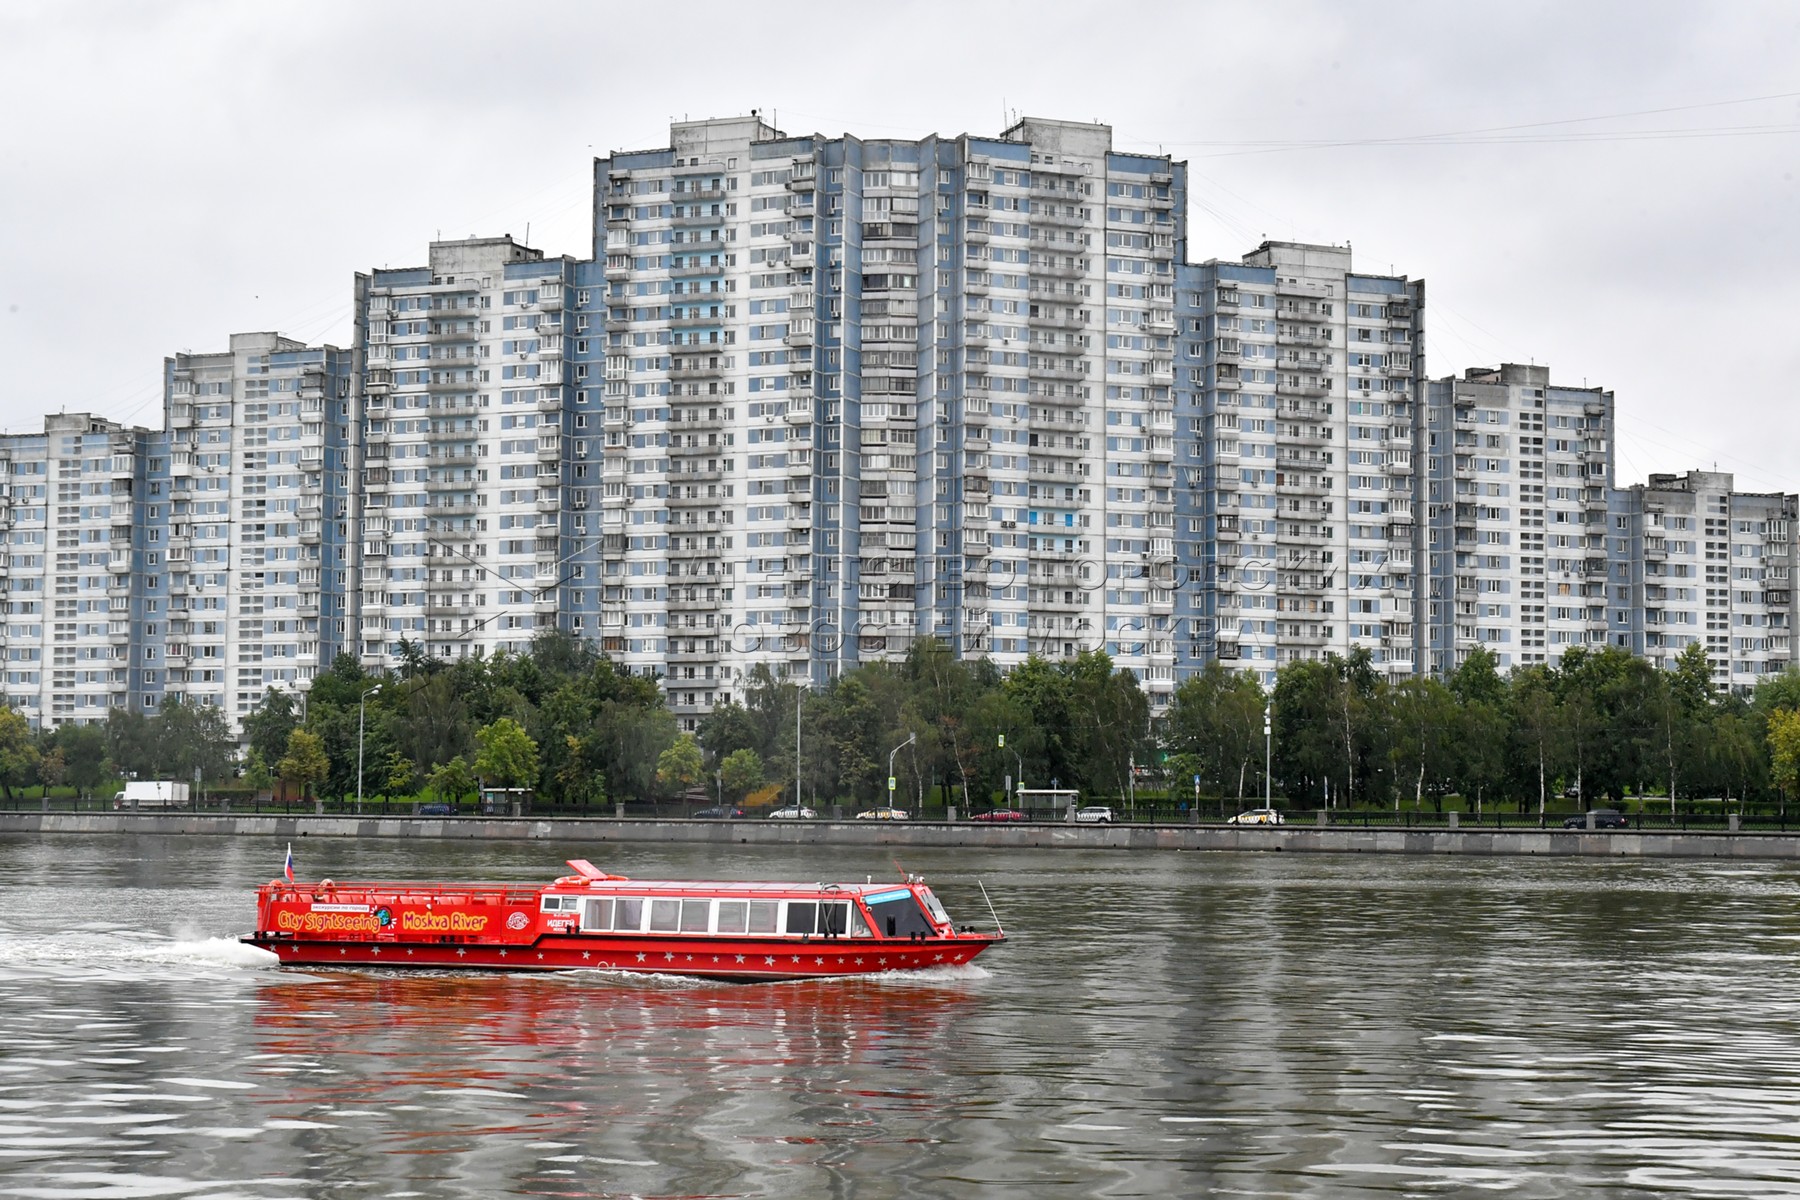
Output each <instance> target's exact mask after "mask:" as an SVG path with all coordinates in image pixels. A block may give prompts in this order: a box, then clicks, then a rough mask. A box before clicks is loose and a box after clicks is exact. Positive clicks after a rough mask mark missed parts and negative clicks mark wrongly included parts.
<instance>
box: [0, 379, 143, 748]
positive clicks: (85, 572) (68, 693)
mask: <svg viewBox="0 0 1800 1200" xmlns="http://www.w3.org/2000/svg"><path fill="white" fill-rule="evenodd" d="M160 440H161V438H160V435H158V434H153V433H151V432H150V431H148V430H145V429H135V428H128V427H126V426H123V425H120V424H118V423H116V422H113V421H107V420H104V419H102V418H98V417H93V416H89V415H87V414H83V413H70V414H62V415H57V416H51V417H46V418H45V420H44V432H43V433H41V434H36V433H33V434H24V435H9V436H6V437H0V536H3V537H4V539H5V560H4V563H5V570H4V573H3V574H0V603H3V605H4V612H5V621H4V624H3V625H0V657H3V658H4V661H5V668H6V676H5V703H6V704H7V705H9V706H10V707H12V708H14V709H16V710H18V711H19V712H20V713H21V714H22V715H23V716H24V717H25V718H26V720H27V721H28V722H30V724H31V725H32V726H33V727H48V726H51V725H60V724H64V723H68V722H79V723H84V724H85V723H91V722H95V721H103V720H105V719H106V715H107V712H108V710H109V709H113V708H125V707H127V706H128V705H131V704H133V703H134V702H135V703H138V704H147V705H151V706H153V705H154V703H155V699H156V696H157V694H158V689H159V687H160V672H159V671H158V669H157V664H156V662H155V659H154V653H155V652H154V649H153V648H149V647H150V645H151V643H150V639H148V638H147V637H146V636H145V633H146V630H147V629H148V628H149V627H151V626H153V625H155V624H157V618H158V617H159V616H160V609H161V603H160V602H161V597H162V583H163V580H162V564H161V562H160V553H159V545H158V539H159V537H160V530H159V528H158V525H159V522H160V521H161V519H162V513H163V512H164V511H165V509H166V505H165V504H164V503H162V501H161V500H160V498H159V497H157V496H155V495H153V494H151V489H150V487H149V484H150V481H151V480H152V479H153V478H155V475H156V472H155V471H153V469H152V460H153V458H161V457H162V456H163V452H162V451H161V449H160V448H159V446H158V443H159V442H160Z"/></svg>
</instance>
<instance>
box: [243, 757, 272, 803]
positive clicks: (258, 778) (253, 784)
mask: <svg viewBox="0 0 1800 1200" xmlns="http://www.w3.org/2000/svg"><path fill="white" fill-rule="evenodd" d="M243 780H244V786H245V787H247V788H249V789H250V790H251V791H252V792H254V793H256V794H257V795H259V796H260V795H261V794H262V793H264V792H266V791H268V790H269V789H270V788H271V787H273V786H274V785H275V774H274V772H272V771H271V770H269V764H268V761H267V760H266V759H264V758H263V756H262V751H260V750H257V749H256V748H255V747H251V748H250V749H249V750H248V751H246V752H245V754H244V775H243Z"/></svg>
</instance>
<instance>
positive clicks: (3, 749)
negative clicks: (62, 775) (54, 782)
mask: <svg viewBox="0 0 1800 1200" xmlns="http://www.w3.org/2000/svg"><path fill="white" fill-rule="evenodd" d="M39 757H40V755H39V753H38V748H37V745H36V744H35V743H34V742H33V740H32V737H31V726H30V724H29V723H27V721H26V720H25V718H24V717H22V716H20V715H19V714H18V713H17V712H16V711H14V710H13V709H10V708H0V791H3V792H4V793H5V795H6V798H7V799H8V800H11V799H12V798H13V789H14V788H15V787H24V786H25V785H26V784H27V783H29V782H30V781H31V779H32V777H33V776H34V775H35V774H36V772H37V765H38V759H39Z"/></svg>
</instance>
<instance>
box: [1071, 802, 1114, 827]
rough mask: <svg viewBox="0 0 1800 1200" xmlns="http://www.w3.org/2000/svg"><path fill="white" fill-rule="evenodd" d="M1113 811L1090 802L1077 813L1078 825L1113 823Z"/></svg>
mask: <svg viewBox="0 0 1800 1200" xmlns="http://www.w3.org/2000/svg"><path fill="white" fill-rule="evenodd" d="M1112 819H1113V811H1112V809H1110V808H1106V807H1104V806H1102V805H1098V804H1090V805H1088V806H1087V807H1086V808H1084V809H1081V810H1080V811H1078V812H1077V813H1076V814H1075V823H1076V824H1077V825H1111V824H1112Z"/></svg>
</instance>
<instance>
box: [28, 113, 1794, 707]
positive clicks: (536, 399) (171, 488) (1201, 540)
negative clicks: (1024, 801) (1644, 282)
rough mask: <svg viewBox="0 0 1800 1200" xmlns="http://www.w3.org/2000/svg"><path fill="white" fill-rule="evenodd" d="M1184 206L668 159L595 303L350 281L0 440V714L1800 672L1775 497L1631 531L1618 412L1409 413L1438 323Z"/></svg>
mask: <svg viewBox="0 0 1800 1200" xmlns="http://www.w3.org/2000/svg"><path fill="white" fill-rule="evenodd" d="M1186 198H1187V177H1186V167H1185V164H1183V163H1179V162H1174V161H1171V160H1170V159H1169V158H1166V157H1161V156H1146V155H1137V154H1127V153H1121V152H1119V151H1117V150H1115V149H1114V148H1113V146H1112V137H1111V131H1110V130H1109V129H1108V127H1106V126H1104V125H1092V124H1080V123H1072V122H1063V121H1050V120H1039V119H1026V120H1023V121H1020V122H1018V123H1017V124H1016V125H1014V126H1012V127H1011V128H1009V129H1006V130H1004V131H1003V132H1001V133H1000V134H998V135H997V136H992V137H987V136H980V135H974V134H965V135H961V136H957V137H937V136H930V137H925V138H921V139H917V140H903V139H879V140H866V139H860V138H855V137H849V136H844V137H835V138H826V137H820V136H817V135H807V136H789V135H787V134H785V133H783V132H781V131H780V130H778V129H776V128H774V127H773V126H772V125H770V124H769V123H767V122H765V121H763V120H762V119H760V117H758V116H757V115H756V114H754V113H753V114H752V115H750V116H748V117H741V118H729V119H723V120H708V121H684V122H680V123H677V124H675V125H674V126H673V127H672V128H671V131H670V138H669V144H668V145H667V146H664V147H659V148H654V149H648V150H636V151H629V152H620V153H615V154H613V155H611V156H610V157H607V158H604V159H598V160H596V161H595V163H594V213H593V247H592V257H591V258H590V259H587V260H579V261H578V260H575V259H571V258H556V257H548V256H546V255H545V254H544V253H542V252H541V251H539V250H535V249H532V248H531V247H528V246H525V245H522V244H520V243H518V242H516V241H514V240H513V239H512V238H511V237H509V236H500V237H487V238H470V239H467V240H463V241H448V242H445V241H438V242H433V243H431V244H430V246H429V250H428V254H427V261H426V263H425V265H423V266H419V267H415V268H404V269H382V270H376V271H372V272H370V273H368V274H362V275H357V276H356V277H355V284H354V312H355V337H354V342H353V344H352V346H351V348H350V349H348V350H340V349H336V348H334V347H330V346H307V345H304V344H301V343H299V342H296V341H292V340H290V339H287V338H284V337H281V336H279V335H277V334H273V333H252V334H238V335H235V336H233V337H232V339H231V343H230V347H229V349H228V350H226V351H224V352H221V353H217V354H199V355H195V354H181V355H176V356H174V357H173V358H170V359H169V360H167V362H166V364H165V368H164V393H165V414H164V416H165V420H164V425H163V429H162V430H160V431H150V430H144V429H128V428H125V427H122V426H119V425H117V424H115V423H112V422H108V421H104V420H100V419H97V418H93V417H89V416H83V415H70V416H57V417H51V418H49V419H48V420H47V421H46V426H45V431H44V432H43V433H42V434H36V433H34V434H30V435H21V436H8V437H4V438H0V535H3V536H4V537H5V539H6V544H5V551H6V556H5V561H4V568H5V569H4V572H3V574H0V603H3V604H4V615H5V621H4V624H0V654H3V655H4V661H5V664H6V677H5V681H4V683H5V693H4V694H5V699H6V701H7V702H8V703H10V704H12V705H14V706H15V707H17V708H19V709H20V710H21V711H22V712H24V713H25V714H26V715H27V717H28V718H29V719H30V720H32V721H33V722H34V723H37V724H44V723H52V724H53V723H57V722H62V721H71V720H74V721H83V720H97V719H103V718H104V716H105V714H106V712H107V711H108V710H110V709H112V708H115V707H121V706H130V707H133V708H137V709H140V710H154V709H156V708H157V707H158V706H159V705H160V704H161V703H162V702H163V699H164V698H165V697H166V696H167V695H170V694H173V693H181V694H183V695H186V696H188V697H190V698H192V699H193V700H194V701H196V702H198V703H201V704H207V705H213V706H217V707H219V708H220V709H221V710H222V711H224V712H225V713H226V714H227V715H229V716H230V717H231V718H233V719H234V720H237V721H241V719H242V718H243V717H244V716H245V715H247V714H248V713H249V712H250V711H252V710H253V709H254V707H255V705H256V704H257V703H258V702H259V700H260V699H261V698H262V696H263V694H264V691H265V689H266V688H269V687H278V688H284V689H289V690H292V691H296V692H303V691H304V690H305V689H306V688H307V687H308V685H309V683H310V681H311V680H312V679H313V678H314V677H315V676H316V674H317V673H318V671H319V670H321V669H323V668H325V667H326V666H328V665H329V663H330V661H331V659H332V658H333V657H334V656H335V655H336V654H337V653H339V652H342V651H350V652H352V653H355V654H357V655H358V657H359V659H360V661H361V662H362V663H363V664H364V665H365V666H366V667H369V668H372V669H383V668H391V667H395V666H398V665H400V664H401V663H402V662H403V661H404V660H406V659H407V658H408V657H409V656H427V657H431V658H435V659H439V660H443V659H454V658H462V657H469V656H478V655H491V654H495V653H500V652H523V651H525V650H526V649H527V648H528V647H529V645H530V643H531V640H532V638H533V637H534V636H536V635H537V634H538V633H539V632H541V631H545V630H549V629H562V630H564V631H567V632H568V633H570V634H572V635H574V636H576V637H578V638H581V639H584V640H589V641H592V642H594V643H596V644H597V645H598V646H599V648H601V649H602V650H603V651H604V652H605V653H607V654H608V655H609V656H611V657H612V658H613V659H614V660H615V661H617V662H619V663H620V664H621V665H623V666H625V667H627V668H628V669H630V670H632V671H635V672H638V673H641V674H645V675H652V676H655V677H656V678H658V679H659V680H661V681H662V685H663V687H664V688H665V690H666V692H667V696H668V700H669V704H670V706H671V708H672V710H673V711H674V713H675V714H676V716H677V719H678V720H679V721H681V722H682V724H683V725H684V726H685V727H687V728H690V729H691V728H693V727H694V726H695V725H696V724H697V723H698V722H699V721H700V720H701V719H702V718H703V717H704V716H705V715H706V714H707V713H709V712H711V711H713V710H714V709H715V708H717V707H718V706H720V705H722V704H725V703H727V702H730V701H733V700H736V699H739V698H741V696H742V690H743V687H744V681H745V675H746V673H747V672H748V671H750V670H752V669H753V668H755V667H757V666H766V667H768V668H769V669H770V670H772V671H773V673H774V674H775V675H776V676H777V677H781V678H789V679H797V680H801V681H804V682H806V683H808V684H815V685H816V684H821V683H824V682H826V681H828V680H830V679H831V678H833V677H834V676H835V675H837V674H838V673H840V672H843V671H845V670H848V669H850V668H852V667H854V666H856V665H857V664H860V663H867V662H875V661H886V660H893V659H896V658H899V657H901V656H903V655H904V654H905V653H906V652H907V650H908V648H909V647H911V646H912V645H913V644H914V643H915V642H916V641H917V640H918V639H919V638H921V637H926V636H929V637H933V638H936V639H938V640H940V641H942V642H944V643H946V644H948V645H949V646H951V647H952V648H953V649H954V650H955V651H956V652H957V653H958V654H960V655H963V656H965V657H971V658H973V657H986V658H989V659H991V660H993V661H994V662H995V663H996V664H997V665H999V666H1000V667H1002V668H1006V667H1011V666H1015V665H1017V664H1019V663H1021V662H1023V661H1024V660H1025V659H1026V658H1027V657H1028V656H1030V655H1034V654H1035V655H1040V656H1043V657H1047V658H1051V659H1058V658H1065V657H1070V656H1073V655H1075V654H1078V653H1081V652H1083V651H1086V650H1105V651H1106V652H1107V653H1109V654H1110V655H1111V656H1112V657H1113V659H1114V661H1115V663H1116V664H1117V665H1119V666H1121V667H1126V668H1129V669H1131V670H1132V671H1134V672H1135V673H1136V674H1137V676H1138V678H1139V679H1140V680H1141V681H1142V682H1143V684H1144V686H1145V688H1146V690H1147V691H1148V693H1149V695H1150V697H1151V699H1152V703H1153V707H1154V708H1156V709H1160V708H1161V707H1163V706H1164V705H1166V703H1167V702H1168V700H1169V699H1170V697H1171V696H1172V694H1173V691H1174V688H1175V687H1176V685H1177V684H1178V682H1179V681H1180V680H1181V679H1182V678H1183V677H1185V676H1186V675H1188V674H1190V673H1192V672H1195V671H1198V670H1200V669H1202V668H1204V667H1205V665H1206V664H1207V663H1209V662H1212V661H1214V660H1217V661H1220V662H1223V663H1226V664H1228V665H1230V666H1232V667H1234V668H1236V669H1241V670H1247V671H1253V672H1255V673H1256V674H1257V676H1258V677H1259V678H1260V679H1261V680H1262V682H1263V683H1264V684H1265V685H1267V684H1272V683H1273V682H1274V679H1275V675H1276V673H1277V672H1278V671H1279V670H1280V668H1281V667H1282V666H1284V665H1286V664H1288V663H1291V662H1295V661H1306V660H1316V659H1319V658H1322V657H1323V656H1325V655H1326V654H1328V653H1337V654H1346V653H1348V652H1350V651H1351V650H1352V649H1356V648H1362V649H1366V650H1367V651H1368V652H1369V654H1370V656H1371V658H1372V660H1373V662H1374V663H1375V664H1376V666H1377V667H1378V669H1380V670H1381V671H1383V672H1384V673H1386V674H1387V675H1389V676H1390V677H1393V678H1400V677H1404V676H1408V675H1413V674H1416V673H1424V672H1430V673H1434V674H1439V675H1442V674H1447V673H1449V672H1450V671H1453V670H1454V669H1455V667H1456V666H1457V664H1459V663H1460V662H1462V661H1463V660H1464V659H1465V658H1466V657H1467V655H1468V653H1469V652H1470V651H1471V650H1472V649H1473V648H1474V647H1476V646H1485V647H1486V648H1488V649H1490V650H1493V651H1495V652H1496V653H1497V654H1498V655H1499V656H1500V662H1501V665H1502V667H1503V668H1504V667H1514V666H1532V665H1537V664H1553V663H1555V662H1556V661H1557V660H1558V659H1559V658H1560V656H1561V655H1562V653H1564V652H1566V650H1567V648H1568V647H1570V646H1577V645H1580V646H1597V645H1601V644H1613V645H1617V646H1621V647H1626V648H1629V649H1631V650H1632V651H1633V652H1635V653H1638V654H1641V655H1645V656H1646V657H1648V658H1650V659H1651V660H1652V661H1655V662H1658V663H1659V664H1662V665H1667V663H1668V662H1669V661H1670V660H1671V658H1672V656H1673V654H1675V653H1678V652H1679V651H1680V649H1681V648H1682V647H1684V646H1686V645H1688V644H1692V643H1695V642H1703V644H1704V645H1705V646H1706V648H1707V651H1708V655H1709V658H1710V659H1711V661H1712V663H1713V669H1714V675H1715V678H1716V679H1717V680H1718V681H1719V682H1720V683H1721V684H1727V685H1730V686H1733V687H1747V686H1749V685H1750V684H1751V683H1753V682H1754V681H1755V680H1756V679H1757V678H1759V677H1761V676H1763V675H1766V674H1768V673H1770V672H1772V671H1777V670H1780V669H1783V668H1785V667H1786V666H1787V665H1789V664H1791V663H1793V662H1794V661H1795V657H1794V654H1795V649H1794V645H1793V639H1792V633H1791V630H1792V623H1793V619H1794V616H1795V613H1794V608H1793V600H1792V596H1793V592H1792V587H1791V583H1792V580H1791V578H1790V570H1791V567H1790V562H1791V559H1790V557H1789V555H1790V548H1789V547H1790V538H1791V536H1792V532H1791V531H1792V524H1793V520H1794V514H1795V498H1794V497H1793V496H1788V495H1768V496H1765V495H1750V494H1743V493H1737V492H1734V491H1733V490H1732V487H1731V480H1730V477H1729V476H1716V475H1713V474H1709V473H1703V472H1695V473H1690V474H1689V475H1688V476H1653V477H1652V481H1651V484H1650V485H1649V486H1648V487H1645V488H1634V489H1627V490H1624V491H1620V490H1618V489H1616V488H1614V486H1613V475H1612V471H1613V465H1612V464H1613V398H1612V395H1611V393H1609V392H1605V391H1604V390H1602V389H1598V388H1591V389H1590V388H1579V389H1576V388H1566V387H1558V386H1554V385H1551V384H1550V382H1549V380H1548V372H1547V371H1546V370H1545V369H1544V368H1541V367H1521V366H1517V365H1512V364H1508V365H1503V366H1501V367H1498V368H1482V369H1478V370H1471V371H1469V372H1467V373H1465V375H1464V376H1463V377H1461V378H1449V379H1443V380H1440V381H1438V382H1436V383H1432V384H1431V385H1430V387H1429V389H1428V390H1427V388H1426V385H1425V379H1426V376H1425V364H1424V359H1423V353H1422V349H1423V342H1422V335H1423V327H1424V308H1425V290H1424V284H1423V283H1422V282H1421V281H1419V280H1416V279H1410V278H1408V277H1406V276H1403V275H1400V276H1394V275H1375V274H1367V273H1361V272H1358V271H1356V270H1355V269H1354V267H1353V265H1352V262H1351V254H1350V251H1349V249H1348V248H1347V247H1336V246H1321V245H1309V244H1300V243H1289V242H1265V243H1263V244H1262V245H1261V246H1259V247H1257V248H1256V249H1254V250H1252V251H1251V252H1250V253H1248V254H1246V255H1244V256H1242V257H1241V258H1240V259H1237V260H1222V259H1208V260H1205V261H1200V262H1190V261H1189V253H1188V246H1187V230H1186V226H1185V211H1186Z"/></svg>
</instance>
